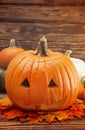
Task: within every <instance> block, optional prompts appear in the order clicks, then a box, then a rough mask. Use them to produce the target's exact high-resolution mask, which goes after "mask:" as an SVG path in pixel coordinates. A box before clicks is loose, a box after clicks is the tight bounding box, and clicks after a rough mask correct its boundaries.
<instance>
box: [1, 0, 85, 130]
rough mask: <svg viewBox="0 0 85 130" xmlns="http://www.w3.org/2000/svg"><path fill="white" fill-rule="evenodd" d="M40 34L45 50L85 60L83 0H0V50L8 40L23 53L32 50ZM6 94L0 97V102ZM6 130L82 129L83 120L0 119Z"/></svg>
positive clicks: (6, 45)
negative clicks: (45, 42)
mask: <svg viewBox="0 0 85 130" xmlns="http://www.w3.org/2000/svg"><path fill="white" fill-rule="evenodd" d="M41 35H45V36H46V38H47V40H48V47H49V48H50V49H52V50H54V51H61V52H63V53H65V51H66V50H68V49H71V50H72V51H73V54H72V56H73V57H77V58H81V59H83V60H85V56H84V55H85V0H0V50H2V49H3V48H5V47H8V46H9V41H10V39H11V38H15V39H16V45H17V46H21V47H23V48H24V49H26V50H29V49H35V48H36V46H37V44H38V41H39V39H40V37H41ZM4 97H6V95H3V94H0V99H1V98H4ZM0 129H5V130H8V129H9V130H23V129H24V130H28V129H30V130H34V129H35V130H38V129H39V130H48V129H49V130H57V129H58V130H85V118H82V119H78V120H76V119H75V120H73V121H70V120H69V121H65V122H62V123H60V122H58V123H56V124H52V125H49V124H46V123H44V124H37V125H30V124H28V123H25V124H21V123H19V122H17V121H16V120H15V121H7V120H1V119H0Z"/></svg>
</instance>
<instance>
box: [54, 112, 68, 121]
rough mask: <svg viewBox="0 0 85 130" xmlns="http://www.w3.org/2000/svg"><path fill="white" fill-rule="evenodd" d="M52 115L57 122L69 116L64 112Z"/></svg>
mask: <svg viewBox="0 0 85 130" xmlns="http://www.w3.org/2000/svg"><path fill="white" fill-rule="evenodd" d="M54 115H55V117H56V118H57V119H58V121H62V120H66V119H68V116H69V115H68V113H67V112H66V111H65V110H63V111H57V112H54Z"/></svg>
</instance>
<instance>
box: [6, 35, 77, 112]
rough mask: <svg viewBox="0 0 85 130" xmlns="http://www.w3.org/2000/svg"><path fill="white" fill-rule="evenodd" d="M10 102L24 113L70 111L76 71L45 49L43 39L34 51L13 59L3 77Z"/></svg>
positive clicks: (60, 55)
mask: <svg viewBox="0 0 85 130" xmlns="http://www.w3.org/2000/svg"><path fill="white" fill-rule="evenodd" d="M5 83H6V90H7V94H8V97H9V98H10V100H11V101H12V102H13V103H14V104H15V105H16V106H17V107H19V108H20V109H23V110H57V109H64V108H67V107H69V106H70V105H71V104H72V103H74V102H75V100H76V97H77V94H78V86H79V78H78V74H77V71H76V69H75V67H74V65H73V63H72V62H71V60H69V58H67V56H65V55H64V54H63V53H60V52H53V51H50V50H48V48H47V39H46V38H45V37H44V36H43V37H41V39H40V41H39V46H38V48H37V50H35V51H34V50H29V51H26V52H23V53H21V54H19V55H18V56H16V57H15V58H14V59H13V60H12V61H11V62H10V64H9V66H8V68H7V72H6V77H5Z"/></svg>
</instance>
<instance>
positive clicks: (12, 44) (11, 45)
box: [9, 39, 16, 47]
mask: <svg viewBox="0 0 85 130" xmlns="http://www.w3.org/2000/svg"><path fill="white" fill-rule="evenodd" d="M9 47H16V45H15V39H11V40H10V46H9Z"/></svg>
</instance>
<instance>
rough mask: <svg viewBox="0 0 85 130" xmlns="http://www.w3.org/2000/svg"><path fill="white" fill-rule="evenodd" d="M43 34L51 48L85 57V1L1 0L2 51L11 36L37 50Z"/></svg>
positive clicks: (20, 44)
mask: <svg viewBox="0 0 85 130" xmlns="http://www.w3.org/2000/svg"><path fill="white" fill-rule="evenodd" d="M41 35H45V36H46V38H47V40H48V47H49V48H50V49H52V50H54V51H61V52H63V53H64V52H65V51H66V50H68V49H71V50H72V51H73V54H72V56H73V57H77V58H81V59H83V60H85V56H84V55H85V0H52V1H51V0H12V1H11V0H0V50H2V49H3V48H5V47H8V45H9V41H10V39H11V38H15V39H16V44H17V46H21V47H23V48H24V49H26V50H29V49H35V48H36V46H37V44H38V41H39V39H40V37H41Z"/></svg>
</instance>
